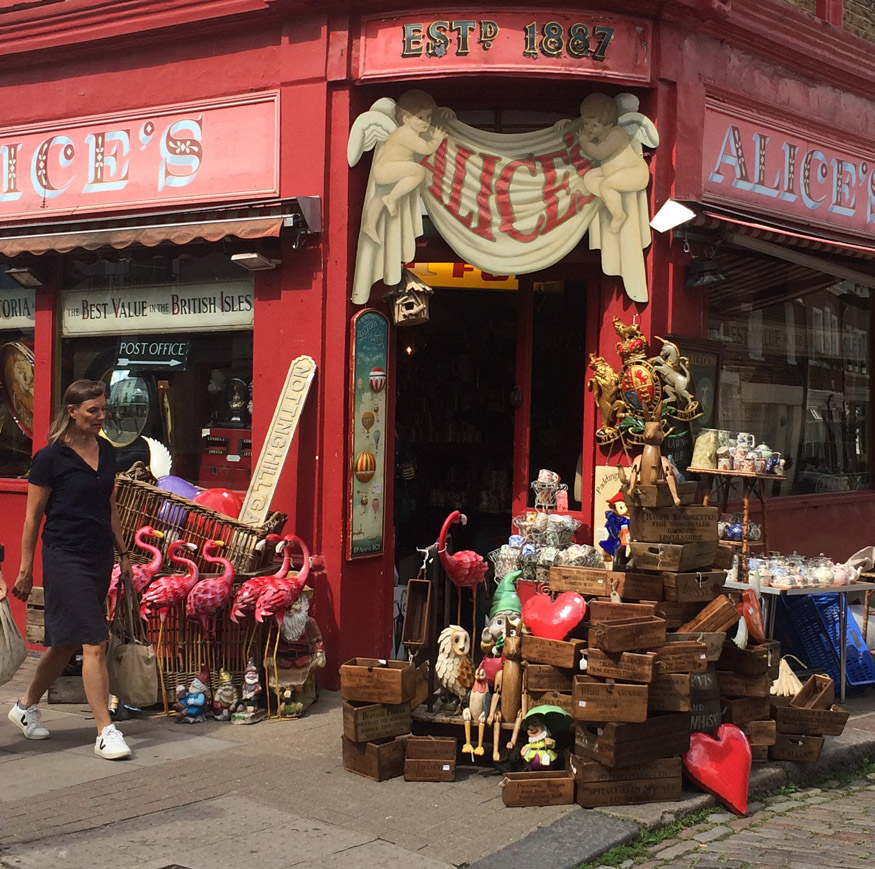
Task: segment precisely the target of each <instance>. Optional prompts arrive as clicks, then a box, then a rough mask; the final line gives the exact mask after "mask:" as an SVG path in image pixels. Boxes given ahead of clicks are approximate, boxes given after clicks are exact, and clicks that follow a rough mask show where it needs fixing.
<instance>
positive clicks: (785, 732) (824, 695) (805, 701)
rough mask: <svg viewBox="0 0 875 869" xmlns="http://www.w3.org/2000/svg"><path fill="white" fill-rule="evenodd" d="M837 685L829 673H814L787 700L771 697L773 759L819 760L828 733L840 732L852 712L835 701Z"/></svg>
mask: <svg viewBox="0 0 875 869" xmlns="http://www.w3.org/2000/svg"><path fill="white" fill-rule="evenodd" d="M834 699H835V686H834V685H833V680H832V679H831V678H830V677H829V676H821V675H814V676H811V677H810V678H809V679H808V681H807V682H806V683H805V685H803V687H802V690H801V691H800V692H799V693H798V694H797V695H796V696H795V697H793V698H792V699H790V700H789V701H788V702H786V703H784V702H782V701H781V700H780V699H778V698H774V697H773V698H772V701H773V702H772V706H771V712H772V715H773V716H774V719H775V722H774V723H775V729H776V735H775V741H774V743H773V744H772V746H771V748H770V749H769V755H770V757H771V759H772V760H792V761H796V762H797V763H806V762H810V761H813V760H817V759H818V758H819V757H820V752H821V750H822V749H823V738H824V737H825V736H840V735H841V734H842V731H843V730H844V729H845V724H846V723H847V721H848V717H849V715H850V713H849V712H848V711H847V710H846V709H842V708H841V707H840V706H835V705H833V700H834Z"/></svg>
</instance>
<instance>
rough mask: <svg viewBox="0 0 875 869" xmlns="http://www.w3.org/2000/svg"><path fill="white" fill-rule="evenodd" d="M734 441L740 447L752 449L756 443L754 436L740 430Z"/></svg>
mask: <svg viewBox="0 0 875 869" xmlns="http://www.w3.org/2000/svg"><path fill="white" fill-rule="evenodd" d="M735 442H736V444H737V445H738V446H739V447H741V448H742V449H745V450H752V449H753V448H754V446H755V445H756V438H755V437H754V436H753V435H752V434H751V433H750V432H747V431H740V432H739V433H738V436H737V437H736V439H735Z"/></svg>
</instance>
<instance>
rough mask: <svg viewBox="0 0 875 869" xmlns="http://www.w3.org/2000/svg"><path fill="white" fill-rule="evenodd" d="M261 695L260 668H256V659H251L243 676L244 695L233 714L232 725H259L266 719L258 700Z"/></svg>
mask: <svg viewBox="0 0 875 869" xmlns="http://www.w3.org/2000/svg"><path fill="white" fill-rule="evenodd" d="M260 694H261V682H260V681H259V679H258V667H256V666H255V658H250V659H249V664H248V665H247V667H246V673H245V674H244V676H243V693H242V695H241V697H240V700H239V702H238V703H237V705H236V706H235V707H234V709H233V710H232V712H231V723H232V724H257V723H258V722H259V721H262V720H263V719H264V710H263V709H262V708H261V706H260V704H259V700H258V697H259V695H260Z"/></svg>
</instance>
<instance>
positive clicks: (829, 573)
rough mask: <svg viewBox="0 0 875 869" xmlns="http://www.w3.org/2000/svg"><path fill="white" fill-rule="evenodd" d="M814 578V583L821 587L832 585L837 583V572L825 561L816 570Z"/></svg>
mask: <svg viewBox="0 0 875 869" xmlns="http://www.w3.org/2000/svg"><path fill="white" fill-rule="evenodd" d="M813 576H814V581H815V582H816V583H817V584H818V585H819V586H821V587H826V586H828V585H832V584H833V583H834V582H835V572H834V569H833V567H832V564H831V563H830V562H829V561H827V560H825V559H824V560H823V561H822V563H821V564H819V565H818V566H817V567H815V568H814V573H813Z"/></svg>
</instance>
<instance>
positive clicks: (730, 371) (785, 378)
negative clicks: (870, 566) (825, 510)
mask: <svg viewBox="0 0 875 869" xmlns="http://www.w3.org/2000/svg"><path fill="white" fill-rule="evenodd" d="M787 295H788V296H790V295H791V294H790V293H788V294H787ZM870 322H871V297H870V290H869V288H867V287H864V286H862V285H860V284H854V283H852V282H850V281H837V282H835V283H832V284H830V285H829V286H826V287H825V288H821V289H817V290H816V291H814V292H810V293H808V294H807V295H800V296H798V297H791V298H786V297H785V300H782V301H780V302H776V303H773V304H761V305H758V304H757V303H756V302H753V303H750V302H746V303H744V304H742V303H741V302H740V300H737V301H735V302H733V301H732V300H727V299H726V297H724V298H723V299H722V300H721V301H720V303H719V304H717V305H714V304H712V306H711V311H710V326H709V336H710V338H712V339H714V340H715V341H718V342H720V344H721V345H722V348H723V349H722V368H721V371H720V380H719V382H720V386H719V399H718V401H717V418H716V419H715V423H716V425H717V427H719V428H721V429H733V430H738V429H742V430H745V431H749V432H755V433H756V436H757V438H758V439H759V440H760V441H763V442H765V443H768V444H769V446H770V447H771V449H772V451H777V452H778V453H780V455H781V456H783V457H784V463H785V474H786V476H785V478H784V480H783V481H782V482H781V483H780V484H776V485H774V491H773V494H774V495H778V494H781V495H795V494H807V493H815V492H818V493H819V492H836V491H848V490H855V489H867V488H869V486H870V481H869V471H868V468H869V450H870V444H869V440H870V436H869V423H868V419H869V394H870V386H869V361H868V360H869V338H868V334H869V323H870Z"/></svg>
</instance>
